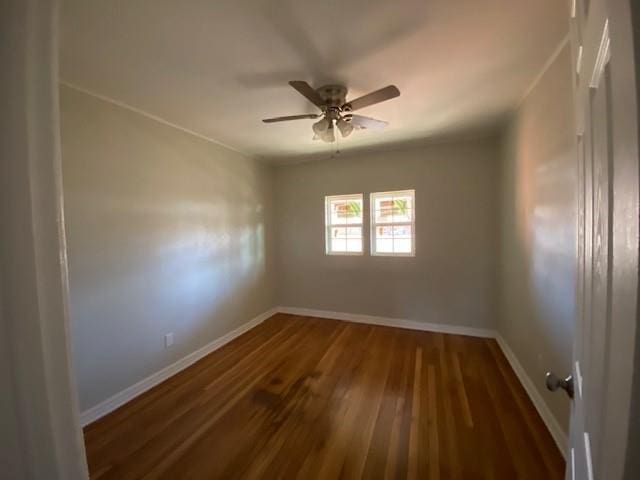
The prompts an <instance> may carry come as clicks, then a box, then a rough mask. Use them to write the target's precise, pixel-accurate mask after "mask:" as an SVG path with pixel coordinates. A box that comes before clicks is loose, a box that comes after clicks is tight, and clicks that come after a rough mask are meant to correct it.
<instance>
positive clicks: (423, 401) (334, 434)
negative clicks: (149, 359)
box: [85, 314, 564, 480]
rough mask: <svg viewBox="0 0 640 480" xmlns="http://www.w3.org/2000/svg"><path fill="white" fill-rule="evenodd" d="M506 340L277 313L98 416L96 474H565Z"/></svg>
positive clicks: (92, 435) (93, 450) (92, 440)
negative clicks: (505, 351) (505, 349)
mask: <svg viewBox="0 0 640 480" xmlns="http://www.w3.org/2000/svg"><path fill="white" fill-rule="evenodd" d="M497 348H498V347H497V344H495V342H494V341H493V340H490V339H480V338H472V337H464V336H458V335H444V334H440V333H429V332H416V331H410V330H402V329H395V328H389V327H381V326H372V325H363V324H355V323H347V322H339V321H335V320H327V319H317V318H309V317H300V316H296V315H286V314H277V315H275V316H273V317H272V318H270V319H269V320H267V321H266V322H264V323H263V324H261V325H259V326H258V327H256V328H254V329H253V330H251V331H249V332H247V333H246V334H244V335H242V336H241V337H239V338H237V339H235V340H234V341H233V342H231V343H229V344H228V345H225V346H224V347H223V348H221V349H220V350H217V351H216V352H213V353H212V354H210V355H208V356H207V357H205V358H203V359H202V360H200V361H199V362H197V363H196V364H194V365H192V366H191V367H189V368H188V369H186V370H184V371H183V372H180V373H179V374H177V375H175V376H174V377H172V378H170V379H168V380H167V381H166V382H163V383H162V384H160V385H158V386H157V387H155V388H153V389H151V390H150V391H149V392H146V393H145V394H143V395H141V396H140V397H138V398H136V399H134V400H133V401H131V402H130V403H128V404H127V405H124V406H123V407H121V408H120V409H118V410H116V411H115V412H113V413H111V414H110V415H108V416H106V417H104V418H102V419H100V420H98V421H96V422H94V423H93V424H91V425H89V426H87V427H86V428H85V442H86V449H87V458H88V461H89V469H90V474H91V478H92V479H97V478H100V479H138V478H167V479H178V478H180V479H182V478H193V479H201V478H202V479H215V478H220V479H223V478H224V479H227V478H305V479H309V478H383V477H384V478H389V479H396V478H429V479H433V480H437V479H440V478H442V479H445V478H460V479H467V478H478V479H484V478H486V479H489V478H497V479H502V478H504V479H513V478H545V479H562V478H563V472H564V461H563V459H562V457H561V455H560V453H559V452H558V451H557V448H556V447H555V444H554V443H553V440H552V439H551V436H550V435H549V434H548V432H546V430H545V429H544V424H543V423H542V420H541V419H540V418H539V416H538V414H537V412H536V411H535V408H534V407H533V405H532V404H531V402H530V401H529V400H528V399H527V398H526V393H524V391H523V390H522V388H521V387H520V386H519V384H518V383H517V378H516V377H515V374H514V373H513V371H511V369H510V367H509V365H508V363H507V362H506V360H505V359H504V357H503V356H502V355H501V353H500V352H499V350H497ZM523 450H526V451H523Z"/></svg>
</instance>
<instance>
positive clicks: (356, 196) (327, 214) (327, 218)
mask: <svg viewBox="0 0 640 480" xmlns="http://www.w3.org/2000/svg"><path fill="white" fill-rule="evenodd" d="M337 199H340V200H360V201H361V202H362V223H350V224H348V225H334V224H332V223H331V211H330V209H329V205H330V204H331V200H337ZM342 226H348V227H360V230H361V232H362V251H360V252H333V251H331V249H330V248H329V245H330V237H331V235H330V233H329V231H330V230H331V228H332V227H342ZM364 245H365V238H364V194H363V193H350V194H347V195H326V196H325V197H324V253H325V255H337V256H341V257H342V256H349V257H361V256H363V255H364Z"/></svg>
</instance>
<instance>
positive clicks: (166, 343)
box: [164, 332, 173, 348]
mask: <svg viewBox="0 0 640 480" xmlns="http://www.w3.org/2000/svg"><path fill="white" fill-rule="evenodd" d="M171 345H173V332H171V333H167V334H166V335H165V336H164V348H169V347H170V346H171Z"/></svg>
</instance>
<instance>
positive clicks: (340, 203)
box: [329, 200, 347, 225]
mask: <svg viewBox="0 0 640 480" xmlns="http://www.w3.org/2000/svg"><path fill="white" fill-rule="evenodd" d="M329 209H330V212H331V219H330V222H331V225H342V224H346V223H347V217H346V214H345V212H346V210H347V202H345V201H344V200H331V202H330V204H329Z"/></svg>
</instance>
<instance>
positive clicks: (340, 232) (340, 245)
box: [324, 193, 362, 255]
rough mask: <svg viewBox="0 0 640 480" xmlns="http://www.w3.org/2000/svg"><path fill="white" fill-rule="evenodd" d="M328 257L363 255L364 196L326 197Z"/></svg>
mask: <svg viewBox="0 0 640 480" xmlns="http://www.w3.org/2000/svg"><path fill="white" fill-rule="evenodd" d="M324 204H325V236H326V253H327V255H362V194H361V193H359V194H355V195H336V196H333V197H325V198H324Z"/></svg>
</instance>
